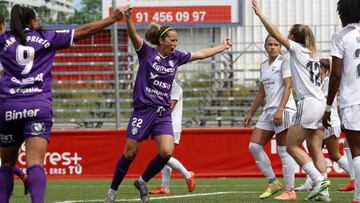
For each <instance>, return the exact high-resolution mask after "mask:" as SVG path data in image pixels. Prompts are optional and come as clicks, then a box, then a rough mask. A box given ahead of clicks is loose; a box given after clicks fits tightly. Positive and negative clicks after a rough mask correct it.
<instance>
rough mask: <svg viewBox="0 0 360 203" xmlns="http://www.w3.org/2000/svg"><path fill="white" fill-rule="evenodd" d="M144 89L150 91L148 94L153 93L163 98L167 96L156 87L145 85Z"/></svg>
mask: <svg viewBox="0 0 360 203" xmlns="http://www.w3.org/2000/svg"><path fill="white" fill-rule="evenodd" d="M145 91H146V92H148V93H150V94H154V95H155V96H157V97H158V98H160V99H163V98H164V97H165V98H167V97H168V94H167V93H166V92H162V91H159V90H156V89H152V88H150V87H145Z"/></svg>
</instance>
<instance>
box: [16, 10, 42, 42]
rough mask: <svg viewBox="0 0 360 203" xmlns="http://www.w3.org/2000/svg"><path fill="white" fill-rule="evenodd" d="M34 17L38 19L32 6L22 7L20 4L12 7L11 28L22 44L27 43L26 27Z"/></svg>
mask: <svg viewBox="0 0 360 203" xmlns="http://www.w3.org/2000/svg"><path fill="white" fill-rule="evenodd" d="M33 19H36V14H35V12H34V11H33V10H32V9H31V8H27V7H22V6H20V5H18V4H16V5H15V6H13V7H12V9H11V18H10V29H11V32H12V33H14V34H15V36H16V38H17V40H19V41H20V44H22V45H24V44H25V43H26V39H25V33H24V29H25V28H27V27H29V25H30V22H31V20H33Z"/></svg>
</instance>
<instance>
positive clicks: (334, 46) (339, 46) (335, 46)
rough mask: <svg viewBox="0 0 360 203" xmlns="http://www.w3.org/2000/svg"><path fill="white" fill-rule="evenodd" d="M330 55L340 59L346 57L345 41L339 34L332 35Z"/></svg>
mask: <svg viewBox="0 0 360 203" xmlns="http://www.w3.org/2000/svg"><path fill="white" fill-rule="evenodd" d="M330 55H331V56H335V57H337V58H340V59H342V58H344V42H343V40H342V38H341V37H338V35H337V34H334V35H333V36H332V39H331V47H330Z"/></svg>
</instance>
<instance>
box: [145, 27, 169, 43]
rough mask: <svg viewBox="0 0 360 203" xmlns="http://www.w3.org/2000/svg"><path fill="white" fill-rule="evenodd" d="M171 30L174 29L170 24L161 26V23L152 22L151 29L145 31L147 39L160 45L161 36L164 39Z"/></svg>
mask: <svg viewBox="0 0 360 203" xmlns="http://www.w3.org/2000/svg"><path fill="white" fill-rule="evenodd" d="M170 30H172V28H171V27H169V26H162V27H160V25H159V24H155V23H153V24H150V27H149V29H147V30H146V32H145V39H146V41H148V42H150V43H151V44H153V45H157V46H159V45H160V38H161V39H164V38H165V37H166V36H167V33H168V31H170Z"/></svg>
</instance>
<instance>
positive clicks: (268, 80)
mask: <svg viewBox="0 0 360 203" xmlns="http://www.w3.org/2000/svg"><path fill="white" fill-rule="evenodd" d="M288 77H291V72H290V67H289V65H288V63H286V62H284V57H283V56H281V55H279V56H278V57H277V58H276V59H275V61H274V62H272V63H271V64H269V60H266V61H264V62H263V63H262V64H261V66H260V81H261V83H262V84H263V86H264V90H265V101H266V104H265V106H264V111H265V110H267V109H270V108H278V106H279V104H280V101H281V98H282V96H283V93H284V80H283V79H284V78H288ZM285 107H286V108H290V109H293V110H296V105H295V101H294V98H293V95H292V93H291V94H290V96H289V100H288V102H287V104H286V106H285Z"/></svg>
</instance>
